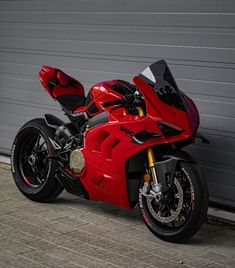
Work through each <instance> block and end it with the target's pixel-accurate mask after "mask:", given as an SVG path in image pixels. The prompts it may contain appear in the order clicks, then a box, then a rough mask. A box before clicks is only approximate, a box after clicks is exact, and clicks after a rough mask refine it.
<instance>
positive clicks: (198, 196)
mask: <svg viewBox="0 0 235 268" xmlns="http://www.w3.org/2000/svg"><path fill="white" fill-rule="evenodd" d="M139 207H140V212H141V215H142V217H143V219H144V222H145V224H146V225H147V227H148V228H149V229H150V231H151V232H152V233H153V234H154V235H156V236H157V237H158V238H160V239H162V240H165V241H168V242H175V243H177V242H182V241H185V240H187V239H189V238H190V237H192V236H193V235H194V234H196V233H197V231H198V230H199V229H200V227H201V226H202V224H203V222H204V221H205V219H206V216H207V209H208V190H207V184H206V182H205V180H204V178H203V177H202V176H201V174H200V173H199V171H198V168H197V166H196V164H193V163H188V162H180V163H179V164H178V166H177V168H176V171H175V174H174V182H173V184H172V185H171V187H170V188H169V189H168V190H167V191H166V192H165V193H163V195H162V198H161V200H160V201H157V200H155V199H154V198H151V197H146V196H144V195H143V194H142V193H141V191H140V193H139Z"/></svg>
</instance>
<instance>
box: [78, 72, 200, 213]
mask: <svg viewBox="0 0 235 268" xmlns="http://www.w3.org/2000/svg"><path fill="white" fill-rule="evenodd" d="M134 82H135V84H136V85H137V86H138V88H139V90H140V91H141V93H142V94H143V96H144V99H145V102H146V109H147V113H146V116H145V117H140V116H135V115H131V114H129V113H128V111H127V110H126V109H125V108H120V109H118V110H114V111H111V108H112V107H111V108H110V107H109V108H103V107H102V106H101V103H102V102H103V101H111V100H114V99H116V98H120V96H119V94H118V93H116V92H114V91H113V90H112V89H111V88H110V86H111V85H112V84H113V83H118V82H117V81H115V80H112V81H108V82H102V83H99V84H97V85H95V86H94V87H92V89H91V93H92V95H93V100H92V101H93V102H95V104H96V105H97V106H98V107H99V109H100V112H102V111H104V110H106V111H107V112H109V121H108V122H107V123H102V124H100V125H97V126H95V127H92V128H90V129H88V130H87V131H86V132H85V146H84V148H83V149H82V153H83V155H84V157H85V163H86V167H85V171H84V172H83V173H82V174H79V177H80V178H81V180H82V183H83V184H84V186H85V188H86V189H88V191H89V196H90V198H91V199H93V200H103V201H105V202H108V203H112V204H116V205H119V206H121V207H126V208H129V202H128V196H127V186H126V163H127V161H128V159H129V158H130V157H132V156H133V155H135V154H137V153H138V152H140V151H143V150H145V149H147V148H149V147H151V146H155V145H158V144H164V143H174V142H177V141H180V140H186V139H188V138H190V137H191V136H192V134H193V133H194V132H195V131H196V130H195V129H196V127H197V126H198V112H197V110H196V109H195V106H193V105H192V106H191V107H190V111H191V112H192V114H194V115H193V120H195V121H194V123H192V124H191V123H190V122H191V119H190V118H192V115H191V114H188V113H187V112H185V111H180V110H179V109H176V108H173V107H170V106H169V105H166V104H165V103H163V102H161V101H160V100H159V99H158V98H157V97H156V94H155V93H154V91H153V90H152V88H151V86H149V85H148V84H147V83H145V82H144V81H142V80H141V79H139V77H135V78H134ZM191 112H190V113H191ZM162 121H164V122H167V123H169V124H172V125H173V126H176V127H177V128H180V129H183V130H184V131H183V132H182V133H181V134H180V135H177V136H172V137H167V138H165V137H164V136H163V135H162V133H161V130H160V129H159V127H158V124H157V123H158V122H162ZM121 129H128V130H130V131H131V133H138V132H140V131H142V130H147V131H149V132H154V133H157V134H159V135H160V137H156V138H152V139H150V140H149V141H147V142H145V143H144V144H135V143H132V142H131V140H132V136H131V135H130V134H126V133H125V132H123V131H121Z"/></svg>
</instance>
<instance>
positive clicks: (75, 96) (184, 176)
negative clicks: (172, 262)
mask: <svg viewBox="0 0 235 268" xmlns="http://www.w3.org/2000/svg"><path fill="white" fill-rule="evenodd" d="M39 77H40V80H41V83H42V84H43V86H44V87H45V89H46V90H47V91H48V93H49V94H50V96H51V97H52V98H53V99H55V100H56V101H58V102H59V103H60V105H61V107H62V109H63V111H64V112H65V115H66V116H67V117H68V119H69V123H68V122H67V123H65V122H63V121H62V120H61V119H59V118H57V117H55V116H54V115H51V114H45V116H44V118H37V119H33V120H31V121H29V122H27V123H26V124H25V125H23V126H22V128H21V129H20V130H19V132H18V133H17V135H16V138H15V140H14V142H13V146H12V150H11V167H12V174H13V177H14V180H15V183H16V185H17V187H18V188H19V190H20V191H21V192H22V193H23V194H24V195H25V196H26V197H28V198H29V199H31V200H33V201H37V202H49V201H52V200H53V199H55V198H56V197H57V196H58V195H59V194H60V193H61V192H62V191H63V189H66V190H67V191H68V192H69V193H72V194H75V195H78V196H80V197H84V198H86V199H91V200H101V201H104V202H107V203H111V204H114V205H117V206H120V207H123V208H129V209H132V208H135V207H136V206H139V208H140V213H141V214H142V216H143V219H144V222H145V224H146V225H147V227H148V228H149V229H150V231H151V232H153V233H154V234H155V235H156V236H157V237H159V238H161V239H163V240H166V241H170V242H179V241H182V240H185V239H187V238H189V237H192V236H193V235H194V234H195V233H196V232H197V231H198V230H199V228H200V227H201V225H202V223H203V222H204V220H205V218H206V215H207V208H208V191H207V185H206V182H205V180H204V179H203V177H202V176H201V175H200V173H199V171H198V167H197V164H196V162H195V161H194V160H193V159H192V157H191V156H190V155H189V154H188V153H187V152H185V151H182V150H181V149H182V148H183V147H184V146H186V145H188V144H191V143H193V142H194V140H195V138H196V135H197V130H198V126H199V114H198V111H197V108H196V106H195V104H194V103H193V101H192V100H191V99H190V98H189V97H187V96H186V95H185V94H184V93H183V92H182V91H180V90H179V89H178V87H177V84H176V82H175V80H174V78H173V76H172V74H171V72H170V70H169V68H168V66H167V64H166V62H165V61H164V60H160V61H158V62H156V63H154V64H152V65H150V66H149V67H147V68H146V69H145V70H144V71H143V72H142V73H141V74H139V75H138V76H136V77H134V78H133V82H134V84H130V83H128V82H126V81H122V80H110V81H105V82H101V83H98V84H96V85H94V86H93V87H92V88H91V89H90V91H89V93H88V95H87V97H85V94H84V88H83V86H82V84H81V83H80V82H78V81H77V80H75V79H73V78H72V77H70V76H68V75H66V74H65V73H63V72H62V71H61V70H59V69H56V68H53V67H49V66H43V68H42V69H41V71H40V72H39ZM199 137H200V138H202V140H203V141H206V139H204V138H203V136H201V135H200V136H199Z"/></svg>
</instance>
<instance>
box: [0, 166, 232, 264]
mask: <svg viewBox="0 0 235 268" xmlns="http://www.w3.org/2000/svg"><path fill="white" fill-rule="evenodd" d="M0 189H1V194H0V267H1V268H5V267H6V268H8V267H14V268H16V267H23V268H28V267H33V268H37V267H38V268H39V267H40V268H42V267H56V268H60V267H68V268H72V267H74V268H75V267H97V268H98V267H110V268H112V267H136V268H137V267H167V268H168V267H182V268H183V267H213V268H216V267H235V229H234V228H233V227H231V226H224V225H212V224H209V223H206V224H204V226H203V228H202V229H201V231H200V232H199V233H198V234H197V235H196V236H195V237H194V238H193V239H191V240H190V241H189V242H188V243H187V244H179V245H175V244H170V243H167V242H163V241H161V240H159V239H157V238H156V237H154V236H153V234H152V233H151V232H150V231H149V230H148V229H147V228H146V227H145V225H144V223H143V222H142V220H141V218H140V216H139V214H138V211H136V212H130V211H128V210H123V209H119V208H117V207H114V206H110V205H107V204H104V203H101V202H89V201H86V200H83V199H81V198H78V197H76V196H72V195H70V194H68V193H65V192H63V193H62V195H61V196H60V197H59V198H58V199H57V200H56V201H55V202H54V203H50V204H39V203H35V202H31V201H29V200H27V199H26V198H25V197H24V196H23V195H22V194H21V193H20V192H19V191H18V190H17V188H16V186H15V184H14V182H13V179H12V177H11V173H10V169H9V166H8V165H4V164H0Z"/></svg>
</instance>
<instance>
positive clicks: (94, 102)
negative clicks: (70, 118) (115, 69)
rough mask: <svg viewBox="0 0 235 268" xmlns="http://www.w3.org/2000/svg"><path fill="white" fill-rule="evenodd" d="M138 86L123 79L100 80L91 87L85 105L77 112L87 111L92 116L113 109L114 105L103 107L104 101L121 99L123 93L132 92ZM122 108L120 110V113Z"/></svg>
mask: <svg viewBox="0 0 235 268" xmlns="http://www.w3.org/2000/svg"><path fill="white" fill-rule="evenodd" d="M135 89H136V86H135V85H133V84H130V83H128V82H126V81H123V80H110V81H104V82H100V83H98V84H95V85H94V86H93V87H91V89H90V91H89V93H88V95H87V97H86V101H85V106H84V107H78V108H77V109H75V112H81V111H84V110H85V111H86V112H87V114H88V116H89V117H90V118H91V117H93V116H95V115H97V114H99V113H102V112H103V111H104V110H111V109H113V108H114V107H108V108H103V107H102V103H103V102H107V101H113V100H116V99H120V98H121V97H122V96H123V95H126V94H131V93H133V92H134V91H135ZM120 112H121V110H119V114H120Z"/></svg>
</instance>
